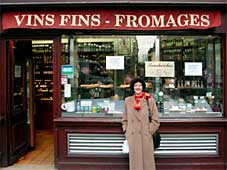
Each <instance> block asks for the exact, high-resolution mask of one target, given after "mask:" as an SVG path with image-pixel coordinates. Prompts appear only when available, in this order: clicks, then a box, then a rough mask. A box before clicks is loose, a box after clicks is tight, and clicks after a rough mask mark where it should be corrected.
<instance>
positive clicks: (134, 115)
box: [122, 95, 159, 170]
mask: <svg viewBox="0 0 227 170" xmlns="http://www.w3.org/2000/svg"><path fill="white" fill-rule="evenodd" d="M148 101H149V105H150V109H151V112H152V113H153V115H152V121H151V123H149V118H148V106H147V100H146V99H145V98H142V99H141V101H140V104H141V109H140V110H139V111H137V110H135V109H134V108H133V106H134V103H135V96H134V95H133V96H130V97H128V98H126V99H125V110H124V112H123V118H122V128H123V131H125V136H126V138H127V140H128V145H129V167H130V170H155V161H154V147H153V139H152V134H153V133H154V132H155V131H156V130H157V129H158V128H159V113H158V110H157V107H156V102H155V100H154V98H153V97H151V98H149V100H148Z"/></svg>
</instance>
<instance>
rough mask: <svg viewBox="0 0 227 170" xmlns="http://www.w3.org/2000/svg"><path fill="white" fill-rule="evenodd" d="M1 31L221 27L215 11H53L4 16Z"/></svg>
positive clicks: (219, 15)
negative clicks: (20, 29) (14, 29)
mask: <svg viewBox="0 0 227 170" xmlns="http://www.w3.org/2000/svg"><path fill="white" fill-rule="evenodd" d="M2 23H3V24H2V28H3V30H4V29H9V28H31V29H45V28H59V29H65V28H66V29H110V30H112V29H113V30H124V29H125V30H165V29H166V30H178V29H188V28H192V29H208V28H212V27H218V26H221V14H220V12H218V11H172V12H171V13H170V12H169V11H121V10H118V11H113V12H112V11H105V10H104V11H95V10H94V11H89V12H86V11H55V12H42V11H38V12H30V13H25V12H12V13H10V12H9V13H3V17H2Z"/></svg>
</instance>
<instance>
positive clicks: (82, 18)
mask: <svg viewBox="0 0 227 170" xmlns="http://www.w3.org/2000/svg"><path fill="white" fill-rule="evenodd" d="M68 24H69V25H70V26H94V27H96V26H99V25H100V15H98V14H94V15H60V24H59V25H60V26H66V25H68Z"/></svg>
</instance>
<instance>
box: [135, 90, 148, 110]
mask: <svg viewBox="0 0 227 170" xmlns="http://www.w3.org/2000/svg"><path fill="white" fill-rule="evenodd" d="M142 97H144V98H145V99H148V98H150V97H151V94H149V93H146V92H142V93H141V94H140V95H136V94H135V99H136V100H135V104H134V109H136V110H140V109H141V106H140V100H141V99H142Z"/></svg>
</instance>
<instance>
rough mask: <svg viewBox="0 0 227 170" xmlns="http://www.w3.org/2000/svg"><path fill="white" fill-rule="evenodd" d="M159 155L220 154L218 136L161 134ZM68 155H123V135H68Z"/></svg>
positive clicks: (157, 152) (157, 151)
mask: <svg viewBox="0 0 227 170" xmlns="http://www.w3.org/2000/svg"><path fill="white" fill-rule="evenodd" d="M161 137H162V140H161V145H160V147H159V148H158V149H157V150H156V151H155V154H158V155H191V154H193V155H195V154H198V155H201V154H217V153H218V134H161ZM67 138H68V154H123V152H122V144H123V142H124V139H125V137H124V135H123V134H87V133H68V136H67Z"/></svg>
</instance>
